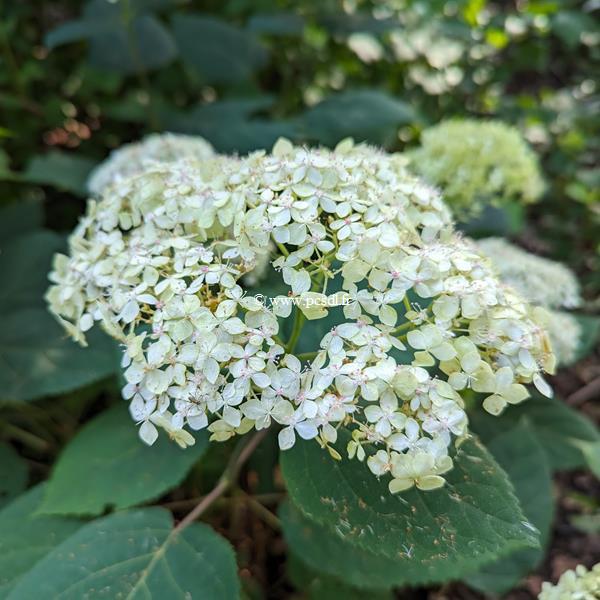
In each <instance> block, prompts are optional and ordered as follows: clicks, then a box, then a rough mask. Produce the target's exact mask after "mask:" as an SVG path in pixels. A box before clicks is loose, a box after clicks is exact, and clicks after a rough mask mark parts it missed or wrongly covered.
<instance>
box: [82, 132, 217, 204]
mask: <svg viewBox="0 0 600 600" xmlns="http://www.w3.org/2000/svg"><path fill="white" fill-rule="evenodd" d="M213 155H214V150H213V147H212V146H211V145H210V144H209V143H208V142H207V141H206V140H205V139H204V138H201V137H199V136H191V135H181V134H176V133H162V134H158V133H154V134H151V135H148V136H146V137H145V138H144V139H143V140H141V141H139V142H134V143H131V144H125V145H124V146H121V147H120V148H119V149H118V150H114V151H113V152H111V154H110V156H109V157H108V158H107V159H106V160H105V161H103V162H102V163H101V164H100V165H98V166H97V167H96V168H95V169H94V170H93V171H92V173H91V174H90V177H89V179H88V182H87V187H88V191H89V192H90V194H92V195H93V196H100V195H101V194H102V192H103V191H104V190H106V189H107V188H108V187H110V186H112V185H114V184H115V183H118V182H120V181H123V180H124V179H127V178H128V177H131V176H132V175H137V174H139V173H142V172H143V171H144V170H145V169H146V168H148V167H149V166H150V165H152V164H153V163H157V162H159V163H170V162H175V161H177V160H180V159H183V158H192V159H197V160H203V159H205V158H209V157H211V156H213Z"/></svg>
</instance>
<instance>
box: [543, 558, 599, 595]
mask: <svg viewBox="0 0 600 600" xmlns="http://www.w3.org/2000/svg"><path fill="white" fill-rule="evenodd" d="M538 598H539V600H598V598H600V563H598V564H596V565H594V566H593V567H592V568H591V569H590V570H588V569H586V568H585V567H584V566H583V565H579V566H578V567H576V568H575V569H573V570H569V571H565V572H564V573H563V574H562V575H561V576H560V579H559V580H558V583H557V584H556V585H552V584H551V583H549V582H544V583H543V584H542V591H541V592H540V594H539V596H538Z"/></svg>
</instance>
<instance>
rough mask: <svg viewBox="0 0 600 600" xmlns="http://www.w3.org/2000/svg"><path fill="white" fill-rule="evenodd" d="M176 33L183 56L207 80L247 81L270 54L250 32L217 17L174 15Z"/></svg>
mask: <svg viewBox="0 0 600 600" xmlns="http://www.w3.org/2000/svg"><path fill="white" fill-rule="evenodd" d="M173 33H174V35H175V39H176V41H177V46H178V47H179V53H180V54H181V57H182V58H183V60H184V61H185V62H187V63H188V64H189V65H191V66H192V67H193V68H194V69H195V70H196V71H197V72H198V74H199V75H200V76H201V77H202V80H203V81H204V82H205V83H237V82H240V81H245V80H247V79H249V78H250V77H251V75H252V73H253V72H254V71H256V70H257V69H259V68H260V67H262V66H263V65H264V64H265V63H266V61H267V58H268V54H267V51H266V49H265V48H264V47H263V46H262V44H261V43H260V42H259V41H258V40H257V39H256V38H255V37H254V36H253V35H252V34H251V33H249V32H246V31H243V30H242V29H238V28H237V27H234V26H233V25H230V24H229V23H226V22H225V21H221V20H219V19H216V18H214V17H206V16H202V15H200V14H189V13H188V14H182V15H175V17H174V18H173Z"/></svg>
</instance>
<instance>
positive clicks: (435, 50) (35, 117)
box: [0, 0, 600, 599]
mask: <svg viewBox="0 0 600 600" xmlns="http://www.w3.org/2000/svg"><path fill="white" fill-rule="evenodd" d="M599 10H600V3H598V2H597V1H595V0H589V1H588V2H585V3H584V2H568V1H560V0H532V1H529V2H526V1H517V2H486V1H485V0H470V1H468V2H462V1H457V2H437V1H431V2H410V1H406V2H403V1H393V0H391V1H386V2H383V1H381V2H360V1H356V2H350V1H349V2H337V1H332V0H324V1H320V2H312V1H308V0H306V1H300V2H285V1H276V0H252V1H250V0H237V1H235V0H232V1H224V2H220V1H214V2H210V1H206V2H193V1H191V2H177V1H175V0H173V1H169V0H137V1H135V0H120V1H119V2H115V3H109V2H107V1H106V0H92V1H91V2H87V3H80V2H73V1H69V0H63V1H57V2H48V1H46V2H40V1H30V2H10V3H5V4H4V6H3V8H2V13H1V19H0V46H1V48H0V50H1V56H0V141H1V142H2V149H1V150H0V207H4V211H3V213H2V215H3V217H2V222H1V223H0V249H2V252H1V253H0V274H1V275H2V289H0V308H2V309H3V313H2V315H3V316H2V322H3V326H2V332H1V333H0V352H4V354H3V355H2V359H3V360H2V361H0V398H2V400H4V401H5V402H4V404H3V405H2V408H0V410H1V413H0V420H1V423H0V435H1V437H2V439H3V440H5V441H6V442H10V444H11V446H10V448H12V447H15V448H17V449H18V450H19V453H20V454H21V455H22V457H23V458H24V464H25V467H24V468H25V469H26V471H22V470H21V471H19V472H21V473H25V475H19V476H18V477H20V479H19V480H18V481H15V482H13V483H10V481H9V478H8V475H9V474H11V473H12V474H13V475H14V473H15V470H14V468H11V467H10V466H8V467H7V466H5V467H4V468H5V470H6V473H7V479H6V481H8V482H9V483H8V484H5V488H6V489H5V490H3V493H4V494H5V495H6V496H7V497H8V496H9V495H10V494H11V493H12V492H11V490H12V491H13V492H14V490H17V489H20V487H19V486H21V487H22V486H24V485H25V481H26V480H27V479H28V480H29V481H30V482H36V481H39V480H42V479H46V478H47V476H48V473H49V471H50V466H51V465H52V463H53V461H54V459H55V457H56V456H57V454H58V453H59V451H60V449H61V448H62V447H63V446H64V444H65V443H66V442H67V441H68V440H69V439H71V438H72V436H73V435H74V433H75V432H76V431H77V430H78V428H79V427H80V424H81V423H82V422H85V421H86V420H87V419H88V418H89V417H90V416H91V415H93V414H95V413H96V412H98V410H99V408H100V407H103V406H105V405H107V404H111V403H112V402H113V401H114V398H115V397H116V396H117V394H118V391H117V390H118V387H117V383H116V382H115V381H114V378H113V377H111V375H112V374H113V373H114V372H115V370H116V368H117V365H118V358H117V356H116V353H114V352H113V347H112V345H110V344H109V343H108V342H107V340H106V339H104V338H102V336H99V337H98V340H97V341H96V342H95V344H93V345H92V352H95V354H93V355H90V354H86V355H85V356H82V355H81V354H79V353H78V350H77V348H76V346H74V345H72V344H71V342H67V341H65V340H64V339H63V336H62V333H61V332H60V330H59V328H58V326H57V325H56V324H55V323H54V322H53V321H52V318H51V317H50V316H49V315H48V314H47V313H46V311H45V308H44V303H43V300H42V299H41V297H42V294H43V291H44V289H45V287H46V273H47V272H48V271H49V268H50V257H51V254H52V253H53V252H54V251H56V250H58V249H60V248H61V247H63V245H64V234H65V233H66V232H68V231H69V230H70V229H72V227H73V226H74V225H75V223H76V222H77V218H78V217H79V215H81V214H82V213H83V211H84V207H85V197H86V191H85V180H86V177H87V175H88V173H89V171H90V170H91V169H92V168H93V167H94V166H95V165H96V164H97V163H98V162H100V161H101V160H103V159H104V158H105V157H106V156H107V154H108V153H109V152H110V151H111V150H112V149H114V148H117V147H119V146H120V145H122V144H123V143H126V142H129V141H132V140H136V139H138V138H140V137H142V136H143V135H145V134H147V133H150V132H155V131H174V132H181V133H188V134H197V135H201V136H203V137H205V138H206V139H208V140H209V141H210V142H211V143H212V144H213V145H214V146H215V148H216V149H217V150H218V151H221V152H238V153H246V152H248V151H251V150H254V149H258V148H270V146H271V145H272V144H273V142H274V141H275V140H276V139H277V138H278V137H279V136H285V137H287V138H289V139H291V140H293V141H294V142H298V143H304V142H306V143H310V144H323V145H327V146H332V145H334V144H336V143H337V142H338V141H340V140H341V139H343V138H345V137H347V136H353V137H354V138H355V139H356V140H357V141H363V140H366V141H369V142H372V143H374V144H378V145H382V146H384V147H385V148H387V149H388V150H393V151H401V150H403V149H405V148H411V147H413V146H415V145H417V144H418V141H419V136H420V132H421V131H422V130H423V129H424V128H426V127H427V126H429V125H432V124H435V123H437V122H438V121H440V120H442V119H446V118H449V117H453V116H473V117H481V118H487V117H493V118H498V119H501V120H504V121H505V122H507V123H510V124H513V125H515V126H517V127H518V128H519V129H520V131H521V132H522V134H523V135H524V136H525V138H526V139H527V140H528V141H529V142H530V144H531V145H532V146H533V147H534V148H535V150H536V152H537V153H538V155H539V156H540V158H541V161H542V168H543V173H544V177H545V179H546V182H547V190H546V193H545V195H544V197H543V199H542V201H541V202H539V203H538V204H536V205H533V206H530V207H527V208H526V209H523V208H521V207H519V206H511V205H507V206H504V207H503V208H501V209H491V208H490V209H488V210H487V211H486V212H485V213H484V215H483V217H482V218H481V219H479V220H478V221H476V222H471V223H467V224H464V225H463V227H464V228H465V229H466V230H467V231H469V233H471V234H473V235H475V236H477V235H490V234H499V235H505V236H508V237H510V238H512V239H514V240H516V241H517V242H518V243H520V244H521V245H522V246H524V247H526V248H527V249H529V250H531V251H534V252H536V253H538V254H541V255H544V256H548V257H551V258H553V259H556V260H561V261H563V262H565V263H566V264H568V265H569V266H570V267H571V268H573V269H574V270H575V272H576V273H577V275H578V277H579V278H580V281H581V283H582V287H583V295H584V298H585V300H586V304H585V311H587V313H588V314H589V315H590V316H592V317H593V316H594V315H595V314H597V312H598V310H599V309H600V302H599V301H598V296H599V292H600V277H599V276H598V262H599V254H598V250H599V240H600V235H599V234H600V200H599V197H598V182H599V179H600V177H599V171H598V168H597V167H596V164H595V160H597V156H598V145H599V125H598V118H597V113H598V104H599V95H598V90H597V84H596V82H595V80H596V81H597V76H598V74H599V73H598V62H597V59H598V56H599V54H600V30H599V28H598V21H597V17H598V12H599ZM589 323H590V324H591V323H594V325H593V326H590V328H591V329H594V328H595V327H597V325H596V324H595V323H597V321H590V322H589ZM24 332H25V334H26V337H27V340H28V344H29V346H28V347H26V348H22V347H20V348H19V350H18V352H15V351H9V350H6V349H7V348H8V347H9V346H10V345H11V344H14V343H15V341H18V340H21V338H22V336H23V335H24ZM592 338H593V336H592ZM592 338H591V341H590V344H593V339H592ZM19 343H20V342H19ZM2 346H4V348H5V350H2V349H1V348H2ZM66 364H68V365H69V369H68V370H61V368H60V365H66ZM599 378H600V364H599V360H598V353H597V352H596V354H595V355H594V354H592V355H591V356H589V357H587V358H586V359H584V360H582V361H580V362H579V363H577V364H576V365H574V366H573V367H571V368H569V369H567V370H563V371H561V372H560V373H559V375H558V376H557V377H556V378H554V381H553V385H554V386H555V388H556V389H557V390H558V392H559V393H560V395H561V396H562V397H564V398H566V399H567V402H569V403H570V404H571V405H573V406H574V407H575V408H577V410H580V411H583V412H584V413H586V414H587V415H588V416H590V417H592V419H595V420H597V419H598V414H599V412H600V411H599V409H598V404H597V403H596V404H594V400H596V399H597V397H598V395H599V394H600V386H599V385H598V381H599ZM48 396H50V397H51V399H50V400H44V399H42V398H44V397H48ZM40 399H41V400H40ZM33 400H35V401H36V402H35V403H30V401H33ZM3 452H4V450H3ZM10 452H11V450H6V453H8V454H6V456H13V455H12V454H10ZM218 452H219V451H218V450H217V451H215V452H214V453H213V454H215V455H216V456H215V457H214V460H213V462H212V463H211V462H210V461H208V463H207V464H208V467H205V468H206V469H208V470H209V471H210V468H211V466H210V465H211V464H212V465H213V466H212V468H213V470H214V473H218V472H219V469H220V465H221V463H220V462H219V460H220V459H219V457H218ZM3 456H4V455H3ZM13 458H14V457H13ZM11 460H12V459H11ZM4 463H5V465H11V464H12V463H10V460H9V459H8V458H7V459H4ZM0 468H2V467H0ZM15 468H16V467H15ZM19 468H20V467H19ZM257 468H259V467H257ZM214 473H212V474H211V473H209V474H208V475H207V474H206V473H204V475H203V476H204V478H205V479H206V478H208V479H209V480H210V478H211V477H214ZM17 479H18V478H17ZM11 485H12V486H13V488H14V489H13V488H10V486H11ZM194 485H195V483H194V482H192V483H191V484H190V483H189V482H188V484H187V486H188V487H187V488H186V487H182V488H180V489H178V490H175V491H174V492H172V493H171V496H169V497H168V498H167V499H166V500H165V502H166V503H167V504H168V503H171V504H173V503H175V504H174V505H173V509H174V510H175V511H177V510H178V507H177V502H184V503H185V500H184V499H185V498H189V497H190V493H189V492H190V489H194ZM190 486H191V488H190ZM555 486H556V489H557V491H558V494H559V498H560V501H559V505H558V506H559V509H558V518H557V522H556V525H555V529H554V533H553V542H552V549H551V551H550V554H549V557H548V558H547V560H546V561H545V563H544V564H543V565H542V566H541V567H540V569H539V573H538V574H535V575H533V576H531V577H529V578H528V579H527V580H526V582H525V583H524V584H523V585H522V586H521V588H520V589H519V590H517V591H515V592H514V593H513V594H512V595H509V597H511V598H530V597H532V594H533V593H535V592H536V590H537V589H538V587H539V583H540V581H541V579H542V578H544V579H556V576H557V574H560V573H561V572H562V571H563V570H564V569H565V568H567V567H569V568H570V567H573V566H574V565H575V564H576V563H578V562H588V563H589V562H593V558H594V556H598V553H599V552H600V543H599V542H598V538H597V535H596V534H597V532H598V527H599V526H598V501H597V498H598V492H599V491H600V490H599V488H598V483H597V481H596V480H595V479H594V478H593V477H592V476H591V475H590V474H589V473H586V472H583V471H573V472H570V473H567V474H561V475H559V476H557V477H556V478H555ZM594 496H595V497H596V499H594ZM184 507H185V506H184ZM230 526H231V527H232V531H228V537H229V539H231V540H232V541H233V543H234V544H235V545H236V547H237V549H238V552H239V553H240V562H241V565H242V574H244V569H245V570H246V571H247V573H246V579H247V581H246V583H247V585H248V586H249V587H250V588H253V587H255V588H256V589H261V588H262V589H271V590H274V592H273V593H274V594H276V595H283V596H285V595H287V594H290V593H291V591H290V590H291V589H292V587H293V585H292V583H290V581H291V580H293V577H289V576H288V575H285V569H284V568H283V566H282V565H283V562H284V558H283V556H284V547H283V542H282V541H281V538H280V537H279V536H277V535H276V534H274V533H273V532H271V531H268V532H267V531H265V530H264V529H261V528H260V527H259V526H258V525H257V524H256V523H255V521H254V520H253V519H252V517H249V516H248V515H245V514H241V516H239V520H238V521H234V523H233V525H231V524H228V525H227V527H230ZM257 527H258V529H257ZM300 579H301V578H300ZM407 594H409V595H406V596H405V597H412V596H411V595H410V594H412V593H407ZM414 597H416V598H425V597H430V598H437V599H441V598H478V597H480V596H478V594H477V593H476V592H474V591H471V590H469V589H468V588H467V587H466V586H451V587H446V588H442V589H441V590H440V589H435V590H429V591H425V590H421V591H415V592H414Z"/></svg>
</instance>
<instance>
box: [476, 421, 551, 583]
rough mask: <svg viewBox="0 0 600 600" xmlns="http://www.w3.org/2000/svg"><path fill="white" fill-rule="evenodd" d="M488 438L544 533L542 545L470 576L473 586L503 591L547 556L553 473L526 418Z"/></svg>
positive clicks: (530, 516) (530, 515)
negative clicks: (513, 426)
mask: <svg viewBox="0 0 600 600" xmlns="http://www.w3.org/2000/svg"><path fill="white" fill-rule="evenodd" d="M485 441H486V445H487V448H488V449H489V451H490V452H491V453H492V455H493V456H494V458H495V459H496V460H497V461H498V463H499V464H500V466H501V467H502V468H503V469H504V470H505V471H506V472H507V473H508V476H509V477H510V480H511V482H512V484H513V485H514V487H515V492H516V494H517V498H518V499H519V503H520V504H521V508H522V509H523V513H524V514H525V517H527V519H529V521H530V522H531V523H532V524H533V525H534V526H535V527H536V528H537V529H538V531H539V532H540V543H541V548H527V549H524V550H519V551H518V552H515V553H514V554H510V555H509V556H507V557H505V558H503V559H501V560H499V561H498V562H495V563H492V564H490V565H487V566H485V567H484V568H483V569H482V570H481V571H480V572H478V573H476V574H475V575H472V576H470V577H468V578H467V582H468V583H469V584H470V585H472V586H473V587H475V588H477V589H479V590H481V591H483V592H486V593H490V594H503V593H505V592H507V591H508V590H510V589H511V588H512V587H514V586H515V584H517V583H518V582H519V580H520V579H521V577H523V576H524V575H526V574H527V573H528V572H530V571H532V570H533V569H535V568H536V567H537V565H538V563H539V562H540V561H541V560H542V559H543V557H544V554H545V546H546V544H547V542H548V538H549V535H550V528H551V525H552V516H553V513H554V499H553V497H552V474H551V472H550V466H549V464H548V459H547V458H546V454H545V453H544V450H543V449H542V447H541V445H540V443H539V442H538V441H537V439H536V436H535V433H534V431H533V430H532V428H531V427H530V426H529V424H528V423H527V422H526V421H524V422H521V423H519V424H518V425H517V426H516V427H515V428H514V429H512V430H509V431H506V432H504V433H501V434H500V435H497V436H495V437H494V438H492V439H490V440H485Z"/></svg>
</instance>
